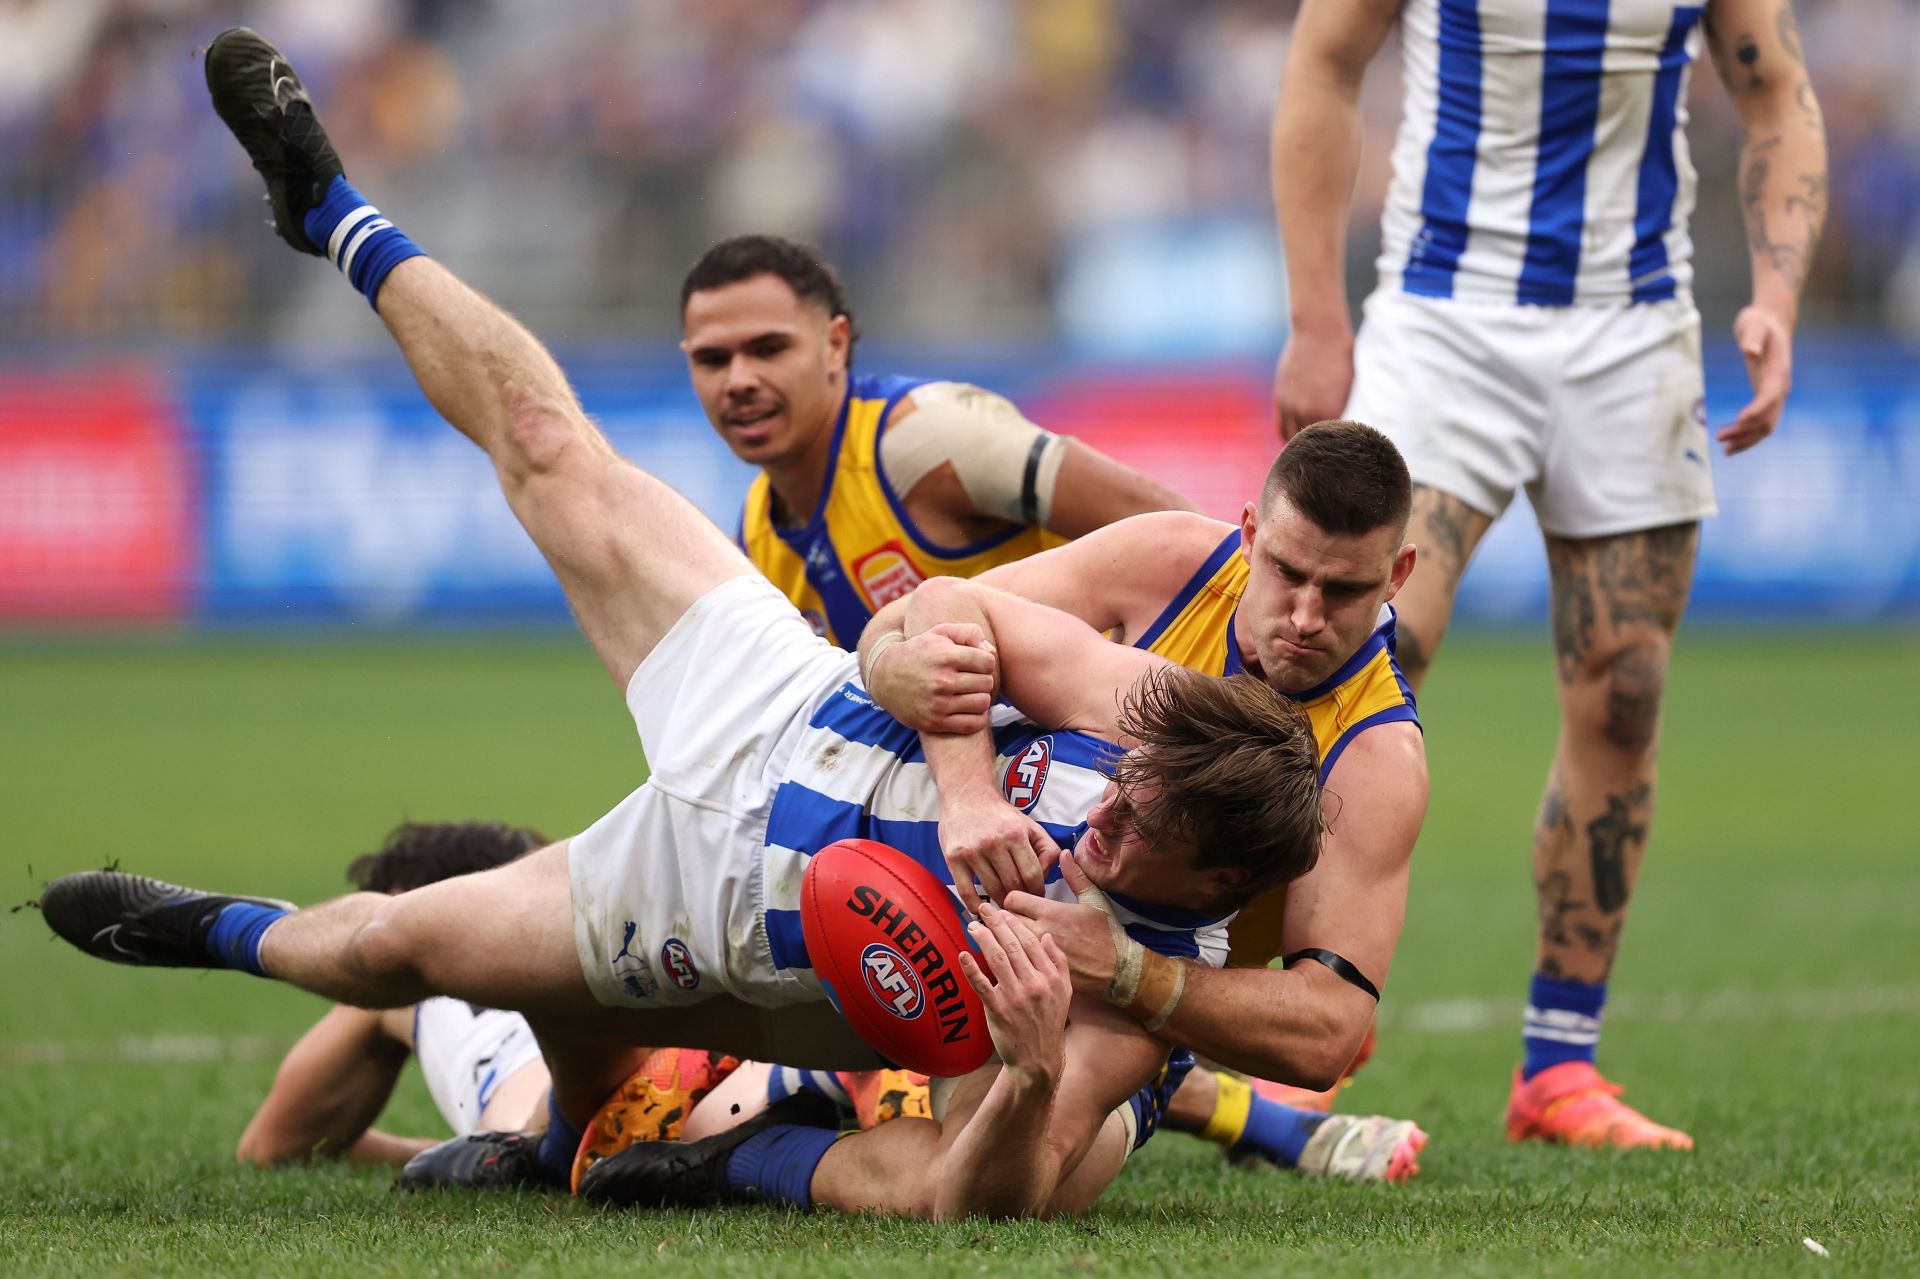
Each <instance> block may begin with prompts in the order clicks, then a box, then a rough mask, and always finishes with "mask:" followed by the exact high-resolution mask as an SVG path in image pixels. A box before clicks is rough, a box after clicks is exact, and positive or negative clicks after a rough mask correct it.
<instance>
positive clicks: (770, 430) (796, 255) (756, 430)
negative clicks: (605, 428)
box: [680, 235, 1192, 647]
mask: <svg viewBox="0 0 1920 1279" xmlns="http://www.w3.org/2000/svg"><path fill="white" fill-rule="evenodd" d="M680 297H681V308H680V309H681V319H682V322H683V324H684V326H685V337H684V340H683V341H682V342H681V344H680V347H681V350H682V351H684V352H685V353H686V357H687V367H688V372H689V374H690V375H691V377H692V379H693V386H694V390H695V392H696V393H697V394H698V395H699V397H700V403H701V405H702V407H703V408H705V410H706V412H707V417H708V419H709V420H710V421H711V422H712V423H713V426H714V429H715V430H717V431H718V432H719V433H720V437H721V439H723V440H724V441H725V442H726V444H727V447H728V448H730V449H732V450H733V452H734V455H735V456H737V457H739V458H740V459H741V460H742V461H745V462H751V463H753V464H754V465H756V466H758V467H759V468H760V474H759V475H758V476H757V477H756V478H755V479H754V481H753V485H752V487H751V488H750V489H749V490H748V493H747V500H746V504H745V507H744V509H743V511H742V514H741V521H740V529H739V541H740V546H741V549H743V550H744V551H746V553H747V558H748V559H750V560H752V561H753V564H754V566H755V567H756V568H758V569H759V570H760V571H761V572H762V573H764V574H766V576H767V577H768V578H769V579H770V580H772V582H773V583H774V585H776V586H778V587H779V588H780V589H781V591H782V592H783V593H785V595H786V596H787V598H788V599H790V600H792V601H793V603H794V606H795V607H796V608H798V609H799V610H800V612H801V613H802V615H804V616H805V617H806V618H807V619H808V620H809V621H811V622H812V623H813V625H814V629H815V630H816V631H818V632H819V633H820V634H822V635H824V636H826V637H827V638H828V639H830V640H832V641H833V642H835V643H837V644H840V645H842V646H844V647H851V646H852V645H853V644H854V643H855V642H857V641H858V640H859V638H860V632H861V629H862V628H863V627H864V626H865V625H866V624H867V621H868V619H869V618H870V617H872V615H873V612H874V610H876V609H878V608H879V607H881V606H882V605H884V604H886V603H888V602H889V601H891V600H895V599H899V598H901V597H902V596H904V595H906V594H907V593H908V592H910V591H911V590H912V589H913V588H914V587H915V586H916V585H918V584H919V583H920V582H923V581H925V580H926V579H927V578H929V577H941V576H948V577H973V576H975V575H977V574H979V573H981V572H984V571H985V570H987V569H990V568H993V567H994V566H996V565H1001V564H1008V563H1011V562H1013V561H1015V560H1018V559H1022V558H1024V557H1026V556H1028V555H1031V554H1033V553H1034V552H1036V551H1039V550H1043V549H1045V548H1047V547H1050V546H1058V545H1060V544H1061V543H1062V542H1064V541H1066V540H1067V539H1069V538H1073V537H1078V536H1079V535H1081V534H1083V533H1087V532H1091V531H1092V530H1094V529H1097V528H1100V527H1102V526H1104V525H1107V524H1111V523H1112V522H1113V521H1115V520H1118V519H1122V518H1125V517H1126V516H1129V515H1136V514H1139V513H1141V512H1144V511H1164V510H1191V509H1192V508H1191V506H1190V504H1189V503H1188V502H1187V500H1186V499H1185V498H1183V497H1181V496H1180V494H1178V493H1176V492H1174V491H1173V490H1172V489H1170V488H1168V487H1166V486H1165V485H1164V484H1160V483H1158V482H1157V481H1154V480H1150V479H1148V478H1147V477H1146V476H1143V475H1141V474H1139V473H1138V472H1136V471H1133V470H1131V469H1129V468H1127V467H1125V466H1122V465H1120V464H1119V463H1118V462H1115V461H1113V460H1112V459H1111V458H1108V457H1106V456H1104V455H1102V454H1100V453H1099V452H1097V451H1095V450H1094V449H1091V448H1089V447H1087V446H1086V445H1084V444H1082V443H1080V442H1079V441H1077V440H1072V439H1069V438H1067V437H1064V436H1057V435H1054V434H1052V433H1050V432H1047V431H1044V430H1042V429H1041V428H1040V427H1038V426H1035V425H1034V424H1033V423H1032V422H1029V421H1027V420H1026V419H1025V418H1024V417H1022V416H1021V414H1020V412H1019V410H1017V409H1016V408H1014V406H1013V405H1012V404H1010V403H1009V402H1007V401H1006V400H1005V399H1002V398H1001V397H1000V396H997V395H994V394H992V393H990V392H987V391H983V390H981V389H980V388H978V387H974V386H968V385H966V384H964V383H958V382H943V381H932V380H924V379H914V378H902V377H875V376H870V375H856V374H854V373H853V372H852V364H853V351H854V346H855V343H856V341H857V339H858V337H859V333H858V330H857V328H856V327H855V325H854V321H853V314H852V311H851V309H850V308H849V307H848V305H847V302H846V299H845V297H844V295H843V293H842V290H841V287H840V282H839V280H838V279H837V278H836V277H835V276H834V273H833V271H832V270H831V268H829V267H827V266H826V265H824V264H823V263H822V262H821V261H820V260H819V258H818V256H817V255H816V254H814V252H813V251H812V250H811V249H808V248H807V247H805V246H804V245H799V244H795V243H793V242H791V241H787V240H782V239H778V238H776V237H773V236H762V235H752V236H740V237H737V238H735V239H731V240H726V241H723V242H721V243H720V244H717V245H715V246H714V247H713V248H712V249H710V250H709V251H708V252H707V253H706V255H705V256H703V257H702V258H701V259H700V261H699V262H697V263H695V264H694V267H693V269H692V270H691V271H690V272H688V274H687V278H686V281H685V282H684V284H683V285H682V286H681V294H680Z"/></svg>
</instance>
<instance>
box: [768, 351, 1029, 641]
mask: <svg viewBox="0 0 1920 1279" xmlns="http://www.w3.org/2000/svg"><path fill="white" fill-rule="evenodd" d="M925 382H926V379H923V378H904V377H855V378H851V379H849V381H848V385H847V398H846V400H845V401H844V402H843V403H842V404H841V406H840V420H839V422H838V423H837V424H836V425H835V427H834V431H833V452H832V454H831V457H830V459H829V461H828V463H827V477H826V482H825V483H824V484H823V485H822V486H821V489H820V503H819V505H818V506H817V507H816V508H815V509H814V511H813V515H812V518H810V519H809V520H808V521H807V522H806V524H805V525H803V526H801V527H799V528H782V527H780V526H779V525H777V524H775V523H774V520H773V491H772V487H771V486H770V485H769V484H768V482H767V477H766V474H765V472H762V473H761V474H760V475H759V476H757V477H755V479H754V481H753V487H751V488H750V489H748V490H747V502H746V507H745V509H744V510H743V511H742V512H741V515H740V533H739V541H740V548H741V549H742V550H744V551H745V552H746V553H747V558H748V559H750V560H752V561H753V564H754V567H756V568H758V569H759V570H760V571H761V572H762V573H764V574H766V576H767V578H768V579H769V580H770V581H772V583H773V584H774V585H775V586H777V587H779V588H780V590H781V592H782V593H784V594H785V595H786V597H787V598H788V599H790V600H792V601H793V606H794V607H795V608H797V609H799V610H800V612H801V614H802V616H804V617H805V618H806V619H807V621H809V622H811V623H812V624H813V629H814V630H815V631H817V632H819V633H820V634H821V635H824V636H826V637H827V639H829V640H831V641H832V642H834V643H835V644H838V645H840V646H841V647H843V648H851V647H852V646H853V645H854V644H856V643H858V642H859V639H860V632H861V631H862V630H864V629H865V628H866V625H867V622H868V621H869V620H870V619H871V618H872V617H873V615H874V613H875V612H876V611H877V610H878V609H880V608H881V607H882V606H883V605H885V604H888V603H890V602H892V601H893V600H896V599H899V598H900V597H901V596H903V595H905V594H907V593H908V592H910V591H911V590H913V588H914V587H915V586H918V585H919V584H920V583H921V582H924V581H925V580H926V579H928V578H929V577H942V576H947V577H973V576H975V575H977V574H980V573H984V572H986V571H987V570H988V569H990V568H994V567H996V566H997V565H1001V564H1008V563H1011V562H1013V561H1014V560H1019V559H1025V558H1026V557H1027V556H1029V555H1032V554H1033V553H1034V552H1036V551H1041V550H1045V549H1046V548H1047V547H1050V546H1058V545H1060V544H1061V543H1062V542H1063V541H1065V540H1066V539H1064V538H1061V537H1058V536H1056V535H1054V534H1052V533H1049V532H1047V531H1046V530H1045V529H1043V528H1041V527H1040V526H1039V525H1037V524H1029V525H1026V526H1024V527H1020V528H1009V529H1007V530H1005V531H1004V532H1000V533H996V534H994V535H993V536H992V537H988V538H984V539H982V540H980V541H978V542H974V543H973V544H971V545H969V546H958V547H955V546H940V545H938V544H937V543H935V542H933V541H931V540H930V539H929V538H928V537H927V536H926V535H925V534H924V533H922V532H921V531H920V529H919V527H918V526H917V525H916V524H914V522H913V517H912V516H910V515H908V514H907V508H906V505H905V503H903V502H902V501H901V498H900V494H898V493H895V492H894V491H893V486H892V485H891V484H889V483H888V482H887V477H886V473H885V472H884V471H883V470H882V469H881V466H880V433H881V431H882V430H883V429H884V428H885V426H886V421H887V415H888V414H889V413H891V412H893V407H894V405H896V404H898V403H899V402H900V399H901V397H902V396H905V395H906V394H908V393H909V392H910V391H912V390H913V388H914V387H916V386H922V385H924V384H925Z"/></svg>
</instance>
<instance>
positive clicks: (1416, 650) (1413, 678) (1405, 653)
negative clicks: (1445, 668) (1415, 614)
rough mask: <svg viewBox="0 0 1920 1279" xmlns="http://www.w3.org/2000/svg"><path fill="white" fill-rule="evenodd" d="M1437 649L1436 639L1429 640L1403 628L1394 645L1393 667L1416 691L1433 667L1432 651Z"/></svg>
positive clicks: (1410, 628) (1409, 628) (1407, 628)
mask: <svg viewBox="0 0 1920 1279" xmlns="http://www.w3.org/2000/svg"><path fill="white" fill-rule="evenodd" d="M1438 647H1439V641H1438V640H1437V639H1433V640H1429V639H1428V638H1427V637H1426V636H1424V635H1422V634H1421V633H1420V632H1419V631H1417V630H1415V629H1414V628H1413V627H1411V626H1403V627H1401V628H1400V631H1399V634H1398V636H1397V637H1396V639H1395V643H1394V651H1393V661H1394V665H1396V666H1398V667H1399V668H1400V673H1401V674H1402V675H1404V676H1406V677H1407V682H1408V683H1409V684H1412V685H1413V686H1414V687H1415V688H1416V689H1417V688H1419V687H1420V685H1421V683H1422V682H1423V681H1425V679H1426V678H1427V671H1428V670H1429V669H1430V668H1431V667H1432V666H1433V650H1434V649H1435V648H1438Z"/></svg>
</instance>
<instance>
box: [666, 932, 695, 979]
mask: <svg viewBox="0 0 1920 1279" xmlns="http://www.w3.org/2000/svg"><path fill="white" fill-rule="evenodd" d="M660 967H661V968H662V969H664V970H665V971H666V974H667V980H668V981H670V982H672V983H673V984H674V985H676V986H678V987H679V988H680V989H682V990H692V989H693V988H694V987H696V986H698V985H699V984H700V970H699V969H698V968H695V967H694V966H693V952H692V951H690V950H688V949H687V943H685V942H683V941H681V940H680V939H679V938H678V937H669V938H667V944H666V945H664V946H662V947H661V948H660Z"/></svg>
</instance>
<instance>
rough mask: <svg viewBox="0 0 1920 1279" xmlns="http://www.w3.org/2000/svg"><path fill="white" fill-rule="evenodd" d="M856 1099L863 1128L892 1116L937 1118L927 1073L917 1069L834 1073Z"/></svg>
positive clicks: (849, 1094)
mask: <svg viewBox="0 0 1920 1279" xmlns="http://www.w3.org/2000/svg"><path fill="white" fill-rule="evenodd" d="M834 1078H835V1079H838V1080H839V1081H840V1086H841V1087H842V1088H844V1089H846V1090H847V1096H848V1097H850V1098H851V1099H852V1100H853V1113H854V1115H855V1116H857V1117H858V1118H859V1120H860V1126H861V1127H862V1128H872V1127H873V1126H874V1125H876V1124H883V1123H885V1122H887V1120H889V1119H900V1118H903V1117H905V1118H912V1119H931V1118H933V1098H932V1095H931V1093H930V1092H929V1091H928V1088H927V1076H925V1075H923V1074H921V1073H920V1072H918V1071H915V1070H843V1071H839V1072H837V1073H836V1074H835V1075H834Z"/></svg>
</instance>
